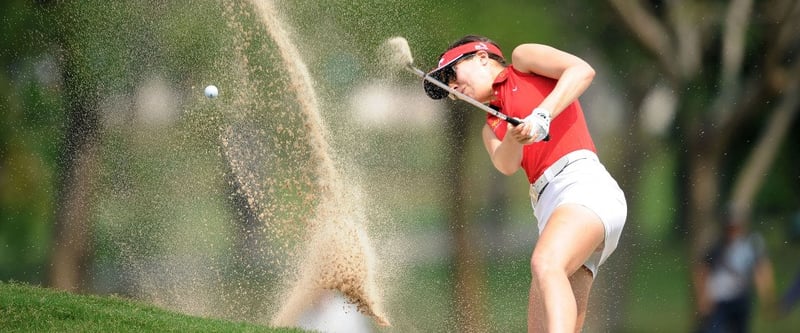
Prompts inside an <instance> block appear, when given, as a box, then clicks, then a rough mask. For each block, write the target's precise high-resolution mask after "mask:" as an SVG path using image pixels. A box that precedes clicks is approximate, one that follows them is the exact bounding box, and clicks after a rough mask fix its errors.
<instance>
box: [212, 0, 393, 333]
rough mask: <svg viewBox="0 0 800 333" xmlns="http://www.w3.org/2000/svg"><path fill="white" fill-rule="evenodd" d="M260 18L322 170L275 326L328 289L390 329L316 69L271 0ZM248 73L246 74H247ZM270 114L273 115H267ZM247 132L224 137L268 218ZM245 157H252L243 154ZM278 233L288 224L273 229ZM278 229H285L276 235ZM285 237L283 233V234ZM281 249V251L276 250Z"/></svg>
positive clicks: (258, 6)
mask: <svg viewBox="0 0 800 333" xmlns="http://www.w3.org/2000/svg"><path fill="white" fill-rule="evenodd" d="M251 3H252V5H253V8H254V9H255V11H256V14H257V16H258V19H259V21H260V22H261V23H262V24H263V25H264V27H265V28H266V31H267V33H268V34H269V37H270V38H271V39H272V42H273V43H274V45H275V47H276V48H277V50H274V51H276V52H277V53H278V54H279V58H280V62H281V64H282V65H283V66H284V67H285V68H284V70H285V73H286V76H288V82H287V85H288V88H289V89H287V92H290V93H291V94H293V95H294V96H295V97H296V102H297V103H298V108H299V110H300V111H301V112H302V116H301V118H302V119H303V120H304V123H303V126H305V128H304V129H303V131H304V134H305V135H307V141H308V147H309V148H310V155H311V156H310V158H311V161H310V162H309V166H310V167H313V168H314V169H315V172H314V175H313V180H312V182H313V183H314V184H313V187H314V191H315V194H314V200H308V202H312V201H313V202H314V203H315V205H316V207H314V208H311V207H308V208H311V209H315V211H314V212H313V214H311V216H310V217H309V218H308V219H307V220H299V221H294V222H295V223H296V225H295V226H293V227H292V226H286V227H288V229H292V228H295V229H296V228H298V227H300V228H302V229H303V233H304V235H305V237H304V239H303V244H302V245H300V246H301V247H303V248H304V251H305V253H304V254H300V255H297V259H299V260H300V262H301V263H300V264H299V265H298V266H297V267H296V268H295V270H296V272H295V273H294V274H288V275H289V276H287V277H286V279H287V281H288V283H287V284H288V285H289V287H288V288H287V289H288V291H287V293H286V294H285V295H282V299H283V300H284V301H283V304H282V305H281V306H280V309H279V310H278V311H277V313H276V314H275V315H274V316H273V318H272V320H271V324H272V325H275V326H295V325H296V324H297V320H298V319H299V316H300V315H301V314H302V313H303V312H304V311H305V310H307V309H308V308H309V307H310V306H312V305H313V304H314V303H315V302H316V301H318V300H319V296H320V295H321V294H322V293H323V291H324V290H335V291H339V292H341V293H342V294H343V295H344V296H345V297H346V299H347V300H348V301H349V302H351V303H352V304H354V305H355V306H356V307H357V308H358V310H359V311H360V312H362V313H364V314H365V315H369V316H371V317H373V318H374V320H375V322H376V323H377V324H379V325H388V324H389V321H388V319H387V317H386V314H385V313H384V310H383V301H382V292H381V290H380V289H379V288H378V286H377V284H376V274H377V273H376V269H377V260H376V256H375V253H374V250H373V248H372V245H371V243H370V238H369V236H368V234H367V231H366V230H367V229H366V223H367V222H368V219H367V218H366V215H365V213H364V208H363V207H362V203H361V201H360V197H359V195H360V193H358V186H357V184H355V183H353V182H352V181H349V180H347V179H345V178H344V177H343V176H342V174H341V173H339V171H338V170H337V168H336V164H335V162H334V159H333V158H332V156H331V154H332V153H331V147H330V146H329V144H328V141H327V134H326V129H325V127H324V125H323V121H322V118H321V115H320V113H319V103H318V100H317V95H316V93H315V90H314V87H313V81H312V79H311V76H310V74H309V71H308V69H307V67H306V65H305V63H303V61H302V57H301V56H300V54H299V52H298V50H297V48H296V47H295V46H294V45H293V44H292V41H291V39H290V37H289V33H288V32H287V31H286V29H285V28H284V26H283V25H282V23H281V21H280V15H279V12H278V11H277V10H276V8H275V7H274V4H273V3H272V2H271V1H258V0H251ZM245 76H246V75H245ZM246 86H250V85H246ZM265 112H266V111H265ZM241 130H242V128H241V127H238V126H237V127H235V128H234V127H232V126H230V125H229V126H227V127H225V128H223V130H222V132H221V142H222V150H223V152H224V154H225V155H226V157H227V159H228V161H229V163H230V164H231V165H230V166H231V168H232V170H233V172H234V174H235V175H236V178H237V182H238V183H240V184H242V191H243V192H245V194H246V196H247V197H248V204H249V205H250V206H251V208H252V209H253V210H254V211H256V212H257V214H258V215H259V216H260V219H261V220H262V221H263V220H264V219H265V218H267V217H266V216H263V215H264V214H265V212H264V208H263V207H259V205H260V203H261V202H263V201H265V200H268V198H267V197H268V196H269V193H267V191H266V190H265V189H264V188H265V186H263V185H260V184H259V181H260V179H258V177H251V176H249V175H250V173H248V172H246V170H247V165H246V163H245V162H246V161H245V162H243V159H246V156H241V155H242V154H237V149H236V147H235V145H236V144H237V142H238V141H241V140H240V139H241V138H240V136H242V133H240V131H241ZM244 155H246V154H244ZM267 227H271V228H273V229H283V230H284V231H283V232H284V233H291V231H287V230H285V228H284V226H277V225H269V224H268V225H267ZM271 232H273V233H274V232H280V231H276V230H272V231H271ZM282 236H286V235H277V236H276V237H278V238H279V237H282ZM289 248H290V246H280V247H279V249H277V251H279V250H289ZM273 251H276V250H273Z"/></svg>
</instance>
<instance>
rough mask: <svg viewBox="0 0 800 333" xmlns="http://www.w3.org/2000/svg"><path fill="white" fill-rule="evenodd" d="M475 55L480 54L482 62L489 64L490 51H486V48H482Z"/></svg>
mask: <svg viewBox="0 0 800 333" xmlns="http://www.w3.org/2000/svg"><path fill="white" fill-rule="evenodd" d="M475 55H476V56H478V58H480V60H481V64H487V63H488V62H489V59H490V58H489V53H488V52H486V51H484V50H480V51H478V52H476V53H475Z"/></svg>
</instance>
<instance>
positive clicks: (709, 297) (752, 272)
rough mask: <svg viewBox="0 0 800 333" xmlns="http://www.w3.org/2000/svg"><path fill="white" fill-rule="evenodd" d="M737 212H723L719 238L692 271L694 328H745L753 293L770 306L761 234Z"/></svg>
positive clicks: (770, 275)
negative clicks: (694, 305)
mask: <svg viewBox="0 0 800 333" xmlns="http://www.w3.org/2000/svg"><path fill="white" fill-rule="evenodd" d="M748 222H749V221H746V219H745V218H743V217H742V216H739V214H731V213H728V214H725V216H724V217H723V223H724V230H723V233H722V237H721V238H720V241H719V242H717V244H715V245H714V246H713V247H712V248H711V250H710V251H709V252H708V253H707V254H706V256H705V258H704V259H703V260H702V261H701V262H700V263H699V264H698V265H697V267H696V268H695V272H694V279H695V281H694V282H695V288H696V295H697V309H698V312H699V315H700V322H699V327H698V328H699V330H698V332H703V333H709V332H714V333H716V332H748V331H749V330H750V318H751V315H752V313H753V311H752V310H753V304H754V303H755V302H754V296H758V300H759V301H760V304H761V305H762V306H763V307H764V308H765V309H767V310H771V308H772V306H773V302H774V278H773V271H772V263H771V262H770V260H769V258H768V256H767V253H766V249H765V245H764V240H763V238H762V237H761V236H760V235H759V234H757V233H752V232H750V231H749V230H748V226H747V225H748Z"/></svg>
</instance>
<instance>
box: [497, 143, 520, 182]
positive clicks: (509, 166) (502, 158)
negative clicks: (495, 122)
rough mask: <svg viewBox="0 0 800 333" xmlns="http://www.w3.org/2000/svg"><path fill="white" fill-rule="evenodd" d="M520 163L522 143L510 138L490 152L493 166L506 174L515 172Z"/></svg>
mask: <svg viewBox="0 0 800 333" xmlns="http://www.w3.org/2000/svg"><path fill="white" fill-rule="evenodd" d="M520 163H522V145H521V144H519V143H517V142H514V140H513V139H510V138H509V139H507V140H504V141H503V142H502V143H501V144H500V145H499V146H497V149H495V150H494V153H493V154H492V164H494V167H495V168H497V170H498V171H500V172H502V173H503V174H504V175H507V176H511V175H513V174H514V173H516V172H517V170H519V168H520Z"/></svg>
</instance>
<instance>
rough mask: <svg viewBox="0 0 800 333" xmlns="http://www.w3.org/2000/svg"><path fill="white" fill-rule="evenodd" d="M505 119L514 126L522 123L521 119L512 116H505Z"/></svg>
mask: <svg viewBox="0 0 800 333" xmlns="http://www.w3.org/2000/svg"><path fill="white" fill-rule="evenodd" d="M505 121H507V122H508V123H509V124H511V125H514V126H519V124H522V120H519V119H517V118H514V117H506V119H505Z"/></svg>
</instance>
